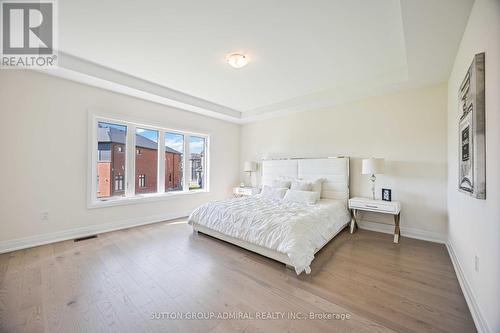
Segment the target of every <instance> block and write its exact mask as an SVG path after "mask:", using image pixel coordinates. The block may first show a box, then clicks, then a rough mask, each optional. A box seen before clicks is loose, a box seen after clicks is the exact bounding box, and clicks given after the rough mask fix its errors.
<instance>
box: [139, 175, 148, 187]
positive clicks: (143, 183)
mask: <svg viewBox="0 0 500 333" xmlns="http://www.w3.org/2000/svg"><path fill="white" fill-rule="evenodd" d="M139 187H146V175H139Z"/></svg>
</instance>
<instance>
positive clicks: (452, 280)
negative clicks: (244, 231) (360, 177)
mask: <svg viewBox="0 0 500 333" xmlns="http://www.w3.org/2000/svg"><path fill="white" fill-rule="evenodd" d="M311 268H312V273H311V274H310V275H304V274H302V275H300V276H296V274H295V273H294V272H293V271H291V270H289V269H286V268H285V267H284V265H282V264H280V263H277V262H275V261H273V260H270V259H267V258H264V257H261V256H259V255H257V254H254V253H251V252H248V251H246V250H243V249H240V248H238V247H236V246H233V245H230V244H227V243H224V242H221V241H218V240H216V239H213V238H211V237H208V236H205V235H202V234H194V233H192V231H191V227H190V226H189V225H187V224H186V221H185V220H176V221H171V222H165V223H158V224H154V225H149V226H144V227H138V228H132V229H127V230H122V231H116V232H111V233H106V234H102V235H99V237H98V238H96V239H90V240H85V241H81V242H76V243H75V242H73V241H65V242H60V243H55V244H51V245H45V246H40V247H36V248H31V249H27V250H21V251H16V252H11V253H7V254H3V255H0V332H65V333H67V332H209V331H210V332H238V331H241V332H243V331H245V332H287V331H290V332H308V333H313V332H475V328H474V324H473V321H472V318H471V315H470V313H469V310H468V308H467V305H466V302H465V300H464V297H463V295H462V292H461V290H460V286H459V284H458V281H457V278H456V276H455V272H454V270H453V266H452V264H451V261H450V258H449V256H448V253H447V251H446V248H445V247H444V245H440V244H434V243H429V242H424V241H419V240H413V239H408V238H403V239H402V240H401V242H400V244H399V245H397V244H393V243H392V235H386V234H380V233H375V232H370V231H365V230H358V231H357V232H356V233H355V234H354V235H350V234H349V233H348V232H347V231H346V230H345V231H343V232H341V233H340V234H339V235H338V236H337V237H336V238H335V239H334V240H333V241H332V242H330V243H329V244H328V245H327V246H326V247H325V248H324V249H323V250H322V251H320V252H319V253H318V254H317V255H316V259H315V261H314V262H313V265H312V267H311ZM193 312H201V314H198V313H197V314H196V315H199V316H208V315H210V313H212V314H213V315H221V316H223V315H228V313H232V314H233V315H234V314H238V313H239V314H241V315H244V316H245V315H246V316H252V317H256V316H257V315H258V314H257V313H259V314H260V316H279V315H281V314H283V315H285V316H301V315H303V316H309V314H310V313H314V314H316V315H322V314H327V313H335V314H347V315H349V318H348V319H344V320H341V319H314V320H310V319H308V320H299V319H296V320H282V319H281V318H277V319H274V320H271V319H268V320H258V319H248V318H240V319H238V320H236V319H235V320H225V319H220V318H219V319H211V320H210V319H209V320H180V319H179V316H180V315H182V313H188V314H189V313H193ZM155 313H157V316H162V315H163V316H166V313H173V314H171V315H170V318H167V317H162V318H160V319H152V317H153V316H154V314H155ZM162 313H163V314H162ZM172 316H177V318H173V317H172Z"/></svg>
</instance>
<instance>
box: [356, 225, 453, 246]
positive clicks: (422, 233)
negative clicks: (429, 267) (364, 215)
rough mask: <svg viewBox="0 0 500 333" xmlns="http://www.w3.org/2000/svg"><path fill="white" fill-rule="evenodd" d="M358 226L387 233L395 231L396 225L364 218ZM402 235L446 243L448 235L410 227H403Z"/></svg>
mask: <svg viewBox="0 0 500 333" xmlns="http://www.w3.org/2000/svg"><path fill="white" fill-rule="evenodd" d="M358 227H359V228H360V229H366V230H371V231H377V232H383V233H385V234H393V233H394V225H390V224H383V223H375V222H370V221H367V220H362V221H359V222H358ZM401 236H403V237H408V238H415V239H420V240H425V241H429V242H434V243H441V244H446V236H445V235H444V234H441V233H438V232H432V231H427V230H420V229H414V228H408V227H403V226H402V227H401Z"/></svg>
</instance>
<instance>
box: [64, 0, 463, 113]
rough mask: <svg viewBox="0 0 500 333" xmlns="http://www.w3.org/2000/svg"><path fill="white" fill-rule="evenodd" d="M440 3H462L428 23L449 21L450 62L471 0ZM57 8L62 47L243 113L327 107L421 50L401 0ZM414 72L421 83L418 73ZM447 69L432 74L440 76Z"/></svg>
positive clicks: (423, 11)
mask: <svg viewBox="0 0 500 333" xmlns="http://www.w3.org/2000/svg"><path fill="white" fill-rule="evenodd" d="M443 2H445V3H446V4H447V5H450V6H454V5H455V6H456V7H457V8H458V9H459V10H456V11H453V12H452V14H449V15H454V16H453V17H451V18H450V19H449V20H448V22H435V21H437V20H438V18H433V20H434V21H433V22H431V23H437V24H440V25H444V24H446V23H448V24H451V25H452V27H448V28H447V31H448V32H447V35H446V36H441V37H440V38H442V39H447V38H448V35H451V36H452V37H451V42H449V44H453V45H448V44H447V43H446V42H444V44H445V45H441V48H445V50H444V51H445V53H446V55H447V54H448V53H450V56H449V57H450V59H449V61H448V62H449V64H448V63H445V67H446V66H448V65H449V68H451V63H452V62H453V58H452V56H451V54H452V53H451V52H452V51H456V46H457V45H458V42H459V40H460V39H459V37H460V36H461V34H462V32H463V28H464V27H465V22H466V19H467V17H468V12H469V11H470V6H471V5H472V1H468V0H467V1H466V0H463V1H457V2H455V1H453V0H443ZM415 3H420V4H421V5H419V4H412V6H413V7H412V8H411V10H413V11H414V12H415V15H421V16H422V15H423V16H425V15H431V14H430V13H427V12H428V11H435V10H436V9H435V8H432V5H431V4H432V3H436V1H432V0H421V1H415ZM457 3H460V4H457ZM58 6H59V35H60V50H61V51H62V52H65V53H67V54H72V55H77V56H78V57H81V58H83V59H86V60H88V61H90V62H93V63H96V64H99V65H101V66H104V67H107V68H111V69H114V70H117V71H120V72H123V73H127V74H129V75H132V76H135V77H138V78H141V79H143V80H147V81H150V82H153V83H156V84H158V85H161V86H164V87H168V88H171V89H174V90H176V91H179V92H182V93H185V94H188V95H192V96H195V97H198V98H200V99H203V100H206V101H210V102H213V103H215V104H218V105H221V106H224V107H227V108H229V109H233V110H236V111H239V112H242V117H243V118H244V117H245V115H248V116H250V115H252V116H255V115H259V114H264V113H270V112H274V111H277V110H286V109H290V108H292V109H296V110H297V111H300V109H304V108H308V107H315V106H327V105H333V104H335V103H338V102H339V101H341V100H343V99H346V98H347V97H346V96H352V98H356V97H360V96H363V95H365V94H366V93H367V92H371V93H372V92H373V91H375V90H379V89H381V87H388V86H395V85H399V84H405V83H408V82H411V80H412V66H417V65H418V64H417V65H415V64H414V63H412V62H414V56H413V54H417V53H423V52H422V45H420V44H418V40H417V41H415V40H410V41H409V40H408V39H409V38H414V36H413V35H409V34H408V31H409V33H410V34H411V33H415V32H416V33H417V35H418V27H416V26H415V25H416V24H417V23H418V22H413V21H411V20H410V19H414V18H413V17H410V19H409V20H408V21H411V22H410V23H411V24H412V26H410V27H408V26H406V22H405V17H407V15H406V14H407V13H405V12H404V11H405V6H406V5H405V1H402V2H401V1H399V0H377V1H373V0H351V1H344V0H316V1H262V2H258V3H255V2H251V1H250V2H248V1H234V0H231V1H229V0H228V1H225V0H213V1H192V0H187V1H186V0H184V1H171V0H164V1H123V0H107V1H98V0H86V1H79V0H65V1H60V2H59V3H58ZM426 6H427V7H428V8H427V7H426ZM437 6H438V7H443V8H438V9H437V10H438V11H439V10H441V11H443V12H444V11H446V8H444V5H437ZM433 15H434V14H433ZM440 20H441V19H440ZM417 21H418V19H417ZM427 23H429V22H427ZM434 28H439V27H436V26H434ZM415 29H417V31H415ZM424 32H425V33H426V34H429V33H430V32H429V31H427V30H426V29H424ZM457 36H458V38H457ZM415 38H416V37H415ZM428 38H432V37H428ZM408 43H410V46H411V47H412V48H409V47H408ZM421 44H423V43H421ZM441 44H443V43H441ZM455 44H456V45H455ZM433 46H436V45H435V44H433ZM235 51H236V52H237V53H241V54H245V55H248V57H249V58H250V59H251V65H248V66H246V67H245V68H244V69H242V70H234V69H233V68H231V67H230V66H228V65H227V63H226V55H227V54H228V53H234V52H235ZM429 51H432V52H439V51H440V49H439V46H438V47H437V49H434V50H429ZM453 54H454V53H453ZM424 58H425V57H424ZM440 65H441V66H443V61H441V63H440ZM430 67H431V69H430V70H429V72H431V70H432V64H430ZM449 68H448V69H447V70H449ZM444 72H446V70H444ZM419 75H421V76H422V75H423V76H424V77H423V78H422V77H419V80H420V81H422V82H424V81H425V80H426V77H425V73H423V74H422V73H420V74H419ZM432 75H434V76H436V73H435V72H433V74H432ZM445 75H449V72H446V73H445V74H443V75H441V74H440V75H437V76H439V77H433V78H432V80H429V81H439V80H441V81H440V82H442V81H444V80H445V77H444V76H445ZM436 83H437V82H436Z"/></svg>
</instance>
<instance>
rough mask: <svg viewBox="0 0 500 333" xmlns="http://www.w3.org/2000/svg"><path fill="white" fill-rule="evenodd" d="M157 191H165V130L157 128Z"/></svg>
mask: <svg viewBox="0 0 500 333" xmlns="http://www.w3.org/2000/svg"><path fill="white" fill-rule="evenodd" d="M158 135H159V138H158V177H157V179H158V192H159V193H164V192H165V171H166V170H165V168H166V165H165V164H166V161H165V159H166V154H165V131H162V130H158Z"/></svg>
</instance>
